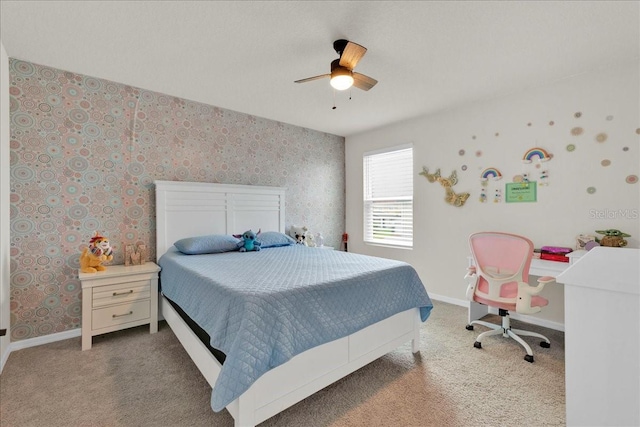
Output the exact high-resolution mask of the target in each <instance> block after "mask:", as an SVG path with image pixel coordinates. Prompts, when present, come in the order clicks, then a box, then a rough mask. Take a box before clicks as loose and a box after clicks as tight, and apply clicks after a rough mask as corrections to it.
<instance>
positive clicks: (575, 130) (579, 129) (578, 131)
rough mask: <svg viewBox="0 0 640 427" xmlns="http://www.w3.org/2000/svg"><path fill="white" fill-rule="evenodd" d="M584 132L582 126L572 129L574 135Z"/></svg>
mask: <svg viewBox="0 0 640 427" xmlns="http://www.w3.org/2000/svg"><path fill="white" fill-rule="evenodd" d="M582 132H584V129H582V128H581V127H575V128H573V129H571V135H573V136H579V135H582Z"/></svg>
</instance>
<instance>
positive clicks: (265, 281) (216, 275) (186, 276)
mask: <svg viewBox="0 0 640 427" xmlns="http://www.w3.org/2000/svg"><path fill="white" fill-rule="evenodd" d="M159 264H160V266H161V267H162V272H161V288H162V293H163V294H164V295H166V296H167V297H168V298H169V299H171V300H172V301H174V302H175V303H177V304H178V305H179V306H180V307H181V308H182V309H183V310H184V311H185V312H186V313H187V314H188V315H189V316H190V317H191V318H192V319H193V320H194V321H196V322H197V323H198V324H199V325H200V326H201V327H202V328H203V329H204V330H205V331H207V332H208V334H209V336H210V337H211V346H213V347H215V348H217V349H219V350H221V351H223V352H224V353H225V354H226V355H227V358H226V360H225V363H224V364H223V366H222V370H221V372H220V375H219V377H218V379H217V382H216V384H215V386H214V387H213V392H212V395H211V407H212V408H213V410H214V411H220V410H222V409H223V408H224V407H225V406H227V405H228V404H229V403H231V402H232V401H233V400H235V399H236V398H237V397H238V396H240V395H241V394H242V393H244V392H245V391H246V390H247V389H248V388H249V387H250V386H251V384H253V382H255V381H256V380H257V379H258V378H259V377H260V376H261V375H263V374H264V373H265V372H267V371H269V370H270V369H272V368H275V367H277V366H279V365H281V364H283V363H285V362H286V361H288V360H289V359H291V358H292V357H293V356H295V355H296V354H299V353H302V352H304V351H305V350H308V349H310V348H312V347H315V346H318V345H321V344H324V343H327V342H330V341H333V340H335V339H338V338H342V337H344V336H346V335H349V334H351V333H354V332H356V331H358V330H360V329H362V328H364V327H366V326H369V325H371V324H373V323H375V322H378V321H380V320H383V319H386V318H388V317H390V316H392V315H394V314H396V313H399V312H402V311H404V310H408V309H410V308H415V307H419V308H420V313H421V318H422V320H423V321H425V320H427V318H428V317H429V313H430V311H431V308H432V307H433V306H432V303H431V299H430V298H429V296H428V295H427V292H426V291H425V288H424V286H423V284H422V282H421V281H420V278H419V277H418V275H417V273H416V271H415V270H414V269H413V267H411V266H410V265H409V264H407V263H404V262H400V261H394V260H389V259H383V258H376V257H371V256H365V255H359V254H353V253H347V252H341V251H333V250H323V249H318V248H307V247H304V246H300V245H293V246H285V247H276V248H266V249H263V250H261V251H259V252H226V253H221V254H209V255H184V254H182V253H180V252H178V251H177V250H175V248H172V249H171V250H170V251H169V252H167V253H166V254H164V255H163V256H162V257H161V258H160V260H159Z"/></svg>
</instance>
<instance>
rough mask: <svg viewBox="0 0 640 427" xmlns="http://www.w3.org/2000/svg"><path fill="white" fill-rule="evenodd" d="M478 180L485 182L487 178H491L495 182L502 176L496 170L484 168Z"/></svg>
mask: <svg viewBox="0 0 640 427" xmlns="http://www.w3.org/2000/svg"><path fill="white" fill-rule="evenodd" d="M480 178H481V180H482V181H486V180H488V179H489V178H493V179H494V180H496V181H497V180H499V179H500V178H502V174H501V173H500V171H499V170H498V169H496V168H486V169H485V170H483V171H482V174H481V175H480Z"/></svg>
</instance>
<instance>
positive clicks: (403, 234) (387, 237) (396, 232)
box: [363, 147, 413, 247]
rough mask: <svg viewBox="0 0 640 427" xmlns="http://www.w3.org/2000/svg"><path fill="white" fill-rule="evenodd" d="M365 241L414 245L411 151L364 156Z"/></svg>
mask: <svg viewBox="0 0 640 427" xmlns="http://www.w3.org/2000/svg"><path fill="white" fill-rule="evenodd" d="M363 170H364V241H365V242H367V243H376V244H383V245H392V246H404V247H412V246H413V148H411V147H409V148H407V147H402V148H396V149H392V150H391V151H386V152H382V153H381V152H376V153H365V154H364V157H363Z"/></svg>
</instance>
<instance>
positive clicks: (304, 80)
mask: <svg viewBox="0 0 640 427" xmlns="http://www.w3.org/2000/svg"><path fill="white" fill-rule="evenodd" d="M325 77H331V74H321V75H319V76H313V77H307V78H306V79H301V80H296V81H295V82H294V83H306V82H311V81H313V80H319V79H324V78H325Z"/></svg>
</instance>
